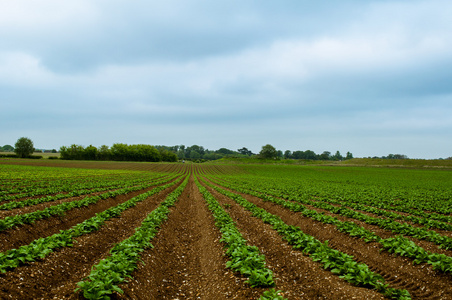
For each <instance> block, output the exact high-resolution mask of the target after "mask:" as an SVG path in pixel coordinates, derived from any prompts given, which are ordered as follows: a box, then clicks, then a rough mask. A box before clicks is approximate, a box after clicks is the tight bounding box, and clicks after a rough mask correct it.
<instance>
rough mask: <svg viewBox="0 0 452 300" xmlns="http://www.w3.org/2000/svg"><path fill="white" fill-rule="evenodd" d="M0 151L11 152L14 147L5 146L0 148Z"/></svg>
mask: <svg viewBox="0 0 452 300" xmlns="http://www.w3.org/2000/svg"><path fill="white" fill-rule="evenodd" d="M2 151H5V152H13V151H14V147H13V146H11V145H5V146H3V147H2Z"/></svg>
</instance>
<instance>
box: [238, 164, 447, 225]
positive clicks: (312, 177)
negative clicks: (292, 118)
mask: <svg viewBox="0 0 452 300" xmlns="http://www.w3.org/2000/svg"><path fill="white" fill-rule="evenodd" d="M243 169H244V171H246V172H247V174H246V175H244V174H241V175H240V176H231V177H232V179H234V180H240V181H245V182H253V183H255V184H256V185H257V186H258V187H259V188H260V187H265V188H267V189H270V188H277V189H281V188H282V186H284V189H287V190H290V191H291V192H289V193H287V194H291V193H296V194H297V195H299V196H303V197H307V198H308V199H334V200H339V201H341V200H342V199H347V201H352V202H355V203H361V204H366V205H369V206H373V207H377V208H384V207H385V206H389V207H391V210H395V211H401V212H407V213H412V212H416V211H422V212H425V213H428V214H431V215H432V217H436V216H435V214H434V213H436V214H440V215H447V214H450V213H451V212H452V176H450V172H448V171H444V170H411V169H388V168H365V167H359V168H358V167H326V166H316V167H312V166H247V167H246V168H245V167H243ZM438 220H441V221H447V220H443V219H438ZM449 221H450V219H449Z"/></svg>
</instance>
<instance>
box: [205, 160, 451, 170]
mask: <svg viewBox="0 0 452 300" xmlns="http://www.w3.org/2000/svg"><path fill="white" fill-rule="evenodd" d="M212 163H215V164H273V165H332V166H370V167H409V168H430V167H431V168H447V169H452V159H379V158H353V159H349V160H344V161H323V160H303V159H300V160H295V159H281V160H269V159H258V158H223V159H220V160H217V161H213V162H212Z"/></svg>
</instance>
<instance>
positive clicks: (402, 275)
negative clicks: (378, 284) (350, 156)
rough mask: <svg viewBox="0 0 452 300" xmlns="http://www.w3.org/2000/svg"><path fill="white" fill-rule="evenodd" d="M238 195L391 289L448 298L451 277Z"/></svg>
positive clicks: (451, 292) (327, 226)
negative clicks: (364, 266)
mask: <svg viewBox="0 0 452 300" xmlns="http://www.w3.org/2000/svg"><path fill="white" fill-rule="evenodd" d="M241 195H242V196H243V197H244V198H246V199H247V200H248V201H250V202H252V203H254V204H255V205H257V206H259V207H261V208H264V209H266V210H267V211H268V212H270V213H272V214H275V215H277V216H279V217H281V219H282V220H283V221H284V222H285V223H287V224H289V225H294V226H297V227H300V228H301V230H302V231H304V232H305V233H307V234H310V235H312V236H314V237H316V238H317V239H318V240H320V241H322V242H324V241H329V245H330V246H331V247H333V248H334V249H337V250H339V251H342V252H344V253H347V254H349V255H353V256H354V257H355V259H356V260H357V261H359V262H362V263H365V264H367V265H368V266H369V268H370V269H371V270H372V271H374V272H376V273H379V274H381V275H382V276H383V277H384V278H385V280H386V281H387V283H389V284H390V285H391V287H394V288H399V289H407V290H408V291H409V292H410V294H411V296H412V297H413V299H452V285H451V284H450V283H451V280H452V276H451V275H448V274H443V273H440V272H437V271H434V270H433V269H432V268H431V267H430V266H428V265H426V264H421V265H413V261H412V260H411V259H407V258H403V257H400V256H397V257H396V256H393V255H391V254H389V253H387V252H384V251H383V252H380V249H381V247H380V245H379V244H378V243H375V242H372V243H365V242H364V241H362V240H361V239H358V238H354V237H351V236H350V235H348V234H345V233H342V232H340V231H338V230H337V229H336V228H335V226H333V225H330V224H323V223H321V222H317V221H314V220H312V219H310V218H307V217H304V216H302V215H301V214H300V213H295V212H292V211H290V210H288V209H285V208H283V207H281V206H279V205H276V204H274V203H271V202H264V201H263V200H262V199H259V198H257V197H254V196H250V195H244V194H241Z"/></svg>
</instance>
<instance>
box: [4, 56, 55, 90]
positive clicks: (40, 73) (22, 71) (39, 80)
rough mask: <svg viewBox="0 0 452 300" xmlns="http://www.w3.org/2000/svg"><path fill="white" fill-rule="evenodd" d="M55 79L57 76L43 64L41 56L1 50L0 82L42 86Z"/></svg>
mask: <svg viewBox="0 0 452 300" xmlns="http://www.w3.org/2000/svg"><path fill="white" fill-rule="evenodd" d="M55 80H57V78H56V76H55V75H54V74H52V72H49V71H48V70H46V68H44V67H43V66H42V64H41V62H40V60H39V58H36V57H35V56H33V55H30V54H27V53H21V52H0V84H2V85H13V86H22V87H31V86H34V87H37V86H41V87H42V86H46V85H49V84H52V83H53V82H54V81H55Z"/></svg>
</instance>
